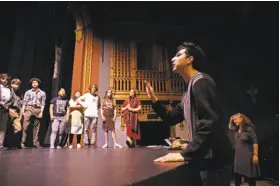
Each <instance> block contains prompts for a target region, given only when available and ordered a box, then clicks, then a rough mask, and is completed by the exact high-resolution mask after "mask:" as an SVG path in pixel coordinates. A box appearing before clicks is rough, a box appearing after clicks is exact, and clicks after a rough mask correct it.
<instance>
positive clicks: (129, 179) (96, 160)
mask: <svg viewBox="0 0 280 186" xmlns="http://www.w3.org/2000/svg"><path fill="white" fill-rule="evenodd" d="M168 152H169V151H168V150H166V149H149V148H134V149H128V148H122V149H113V148H108V149H102V148H82V149H67V148H65V149H48V148H43V149H38V150H37V149H24V150H6V151H0V186H18V185H20V186H123V185H141V186H142V185H145V186H146V185H149V186H155V185H160V186H162V185H172V186H173V185H188V186H195V185H193V184H192V178H193V177H192V170H191V169H190V168H189V167H188V166H187V165H186V164H184V163H180V162H177V163H165V164H162V163H154V162H153V160H154V159H156V158H158V157H160V156H162V155H165V154H166V153H168ZM231 185H232V186H233V185H234V184H231ZM271 185H272V184H270V183H268V182H258V183H257V186H271Z"/></svg>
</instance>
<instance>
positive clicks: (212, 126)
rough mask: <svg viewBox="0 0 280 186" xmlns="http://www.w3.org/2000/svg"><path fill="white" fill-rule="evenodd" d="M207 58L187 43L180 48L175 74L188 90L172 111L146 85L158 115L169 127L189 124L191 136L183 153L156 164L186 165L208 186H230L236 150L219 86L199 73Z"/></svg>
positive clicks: (194, 46) (174, 62)
mask: <svg viewBox="0 0 280 186" xmlns="http://www.w3.org/2000/svg"><path fill="white" fill-rule="evenodd" d="M203 58H204V52H203V51H202V49H201V48H200V47H199V46H198V45H196V44H194V43H191V42H184V43H183V44H182V45H180V46H179V47H178V51H177V54H176V56H175V57H174V58H173V59H172V65H173V72H176V73H178V74H180V75H181V76H182V78H183V79H184V81H185V82H186V84H187V87H188V89H187V92H186V93H185V94H184V96H183V97H182V99H181V102H180V103H179V104H178V105H177V106H176V107H175V108H173V110H171V111H168V110H167V109H166V108H165V106H164V105H162V104H161V103H160V102H159V100H158V98H157V97H156V95H155V93H154V91H153V88H152V87H151V85H150V84H149V83H148V82H147V81H146V82H145V83H146V92H147V95H148V97H149V98H150V99H151V100H152V102H153V105H152V107H153V109H154V111H155V112H156V113H157V114H158V115H159V116H160V117H161V119H162V120H163V121H164V122H165V123H167V124H168V125H176V124H178V123H180V122H182V121H183V120H185V121H186V123H187V131H188V133H189V139H187V141H188V143H186V144H182V149H183V151H182V152H180V153H169V154H167V155H166V156H163V157H160V158H158V159H156V160H155V161H156V162H170V161H185V162H187V163H188V164H190V165H192V166H193V167H195V168H198V169H197V170H199V171H198V172H197V173H198V174H199V173H200V177H201V180H200V181H202V183H203V185H204V186H206V185H207V186H208V185H211V186H212V185H213V186H216V185H222V186H229V185H230V178H231V164H232V160H233V159H232V158H233V157H232V149H231V145H230V140H229V138H228V135H227V125H226V124H225V123H223V119H224V118H223V111H222V107H221V103H220V100H219V96H218V94H217V90H216V84H215V82H214V80H213V79H212V78H211V77H210V76H209V75H207V74H205V73H202V72H199V71H198V69H199V66H201V64H202V60H203ZM200 184H201V183H197V184H196V185H200Z"/></svg>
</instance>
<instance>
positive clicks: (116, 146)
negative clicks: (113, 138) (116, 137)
mask: <svg viewBox="0 0 280 186" xmlns="http://www.w3.org/2000/svg"><path fill="white" fill-rule="evenodd" d="M114 148H123V147H122V146H121V145H120V144H117V143H116V144H115V145H114Z"/></svg>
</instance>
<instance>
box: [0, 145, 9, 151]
mask: <svg viewBox="0 0 280 186" xmlns="http://www.w3.org/2000/svg"><path fill="white" fill-rule="evenodd" d="M7 149H8V148H6V147H4V146H3V145H1V146H0V150H7Z"/></svg>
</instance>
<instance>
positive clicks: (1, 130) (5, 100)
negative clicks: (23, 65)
mask: <svg viewBox="0 0 280 186" xmlns="http://www.w3.org/2000/svg"><path fill="white" fill-rule="evenodd" d="M8 79H9V76H8V74H6V73H3V74H0V149H6V148H5V147H3V143H4V139H5V134H6V130H7V125H8V117H9V109H10V107H11V106H12V105H13V102H14V99H13V94H12V91H11V89H10V88H8V86H7V84H8Z"/></svg>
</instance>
